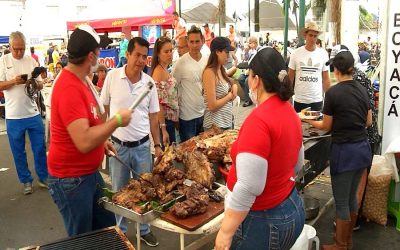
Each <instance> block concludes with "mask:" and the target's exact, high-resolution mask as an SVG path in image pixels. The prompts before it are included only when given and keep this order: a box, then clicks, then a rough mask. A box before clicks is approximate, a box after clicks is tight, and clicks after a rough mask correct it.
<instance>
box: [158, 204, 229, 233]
mask: <svg viewBox="0 0 400 250" xmlns="http://www.w3.org/2000/svg"><path fill="white" fill-rule="evenodd" d="M222 212H224V202H214V201H210V202H209V204H208V207H207V211H206V212H205V213H204V214H197V215H193V216H189V217H187V218H185V219H180V218H178V217H176V216H175V215H173V214H172V213H171V212H170V211H168V212H166V213H163V214H162V215H161V217H160V218H161V219H163V220H165V221H168V222H169V223H172V224H174V225H176V226H178V227H181V228H183V229H186V230H188V231H194V230H196V229H198V228H199V227H201V226H203V225H204V224H206V223H207V222H209V221H210V220H212V219H214V218H215V217H217V216H218V215H220V214H221V213H222Z"/></svg>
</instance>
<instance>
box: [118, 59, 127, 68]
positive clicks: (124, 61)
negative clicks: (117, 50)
mask: <svg viewBox="0 0 400 250" xmlns="http://www.w3.org/2000/svg"><path fill="white" fill-rule="evenodd" d="M126 62H127V61H126V57H120V58H119V61H118V65H117V68H121V67H122V66H124V65H125V64H126Z"/></svg>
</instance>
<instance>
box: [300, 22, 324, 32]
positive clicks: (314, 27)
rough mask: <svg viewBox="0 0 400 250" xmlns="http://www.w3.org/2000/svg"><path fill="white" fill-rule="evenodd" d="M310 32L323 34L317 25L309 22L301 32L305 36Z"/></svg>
mask: <svg viewBox="0 0 400 250" xmlns="http://www.w3.org/2000/svg"><path fill="white" fill-rule="evenodd" d="M310 30H311V31H315V32H318V33H321V32H322V31H321V29H320V28H319V27H318V25H317V23H315V22H313V21H309V22H307V23H306V24H305V25H304V28H303V29H302V30H301V33H302V34H303V35H305V34H306V33H307V32H308V31H310Z"/></svg>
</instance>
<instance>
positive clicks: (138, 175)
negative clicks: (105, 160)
mask: <svg viewBox="0 0 400 250" xmlns="http://www.w3.org/2000/svg"><path fill="white" fill-rule="evenodd" d="M109 154H110V156H112V157H114V158H115V159H116V160H117V161H118V162H119V163H121V165H122V166H124V167H126V168H127V169H129V170H130V171H131V172H132V173H133V175H134V176H136V177H137V178H139V179H141V180H143V181H145V182H147V183H149V184H150V185H151V186H152V187H154V186H153V183H152V182H151V181H148V180H146V179H145V178H143V177H142V176H141V175H140V174H138V173H137V172H136V171H135V170H133V169H132V168H130V167H129V166H128V165H126V164H125V162H123V161H122V160H121V159H120V158H119V157H118V156H116V155H115V154H114V152H112V151H109Z"/></svg>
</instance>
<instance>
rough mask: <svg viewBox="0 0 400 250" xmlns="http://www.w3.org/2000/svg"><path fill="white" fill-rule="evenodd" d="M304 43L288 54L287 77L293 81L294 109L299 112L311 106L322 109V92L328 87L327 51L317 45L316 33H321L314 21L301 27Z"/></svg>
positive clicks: (316, 109)
mask: <svg viewBox="0 0 400 250" xmlns="http://www.w3.org/2000/svg"><path fill="white" fill-rule="evenodd" d="M302 33H303V35H304V39H305V43H306V44H305V45H304V46H302V47H300V48H298V49H296V50H295V51H294V52H293V53H292V54H291V56H290V61H289V79H290V81H291V82H292V83H294V94H295V98H294V109H295V110H296V112H300V111H301V110H302V109H304V108H307V107H311V110H315V111H319V110H321V109H322V100H323V93H324V92H326V91H327V90H328V89H329V87H330V84H331V83H330V80H329V73H328V66H326V65H325V63H326V62H327V61H328V60H329V58H328V53H327V52H326V50H325V49H323V48H318V47H317V39H318V35H319V34H320V33H321V31H320V30H319V28H318V26H317V24H316V23H314V22H308V23H306V25H305V27H304V29H303V32H302Z"/></svg>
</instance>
